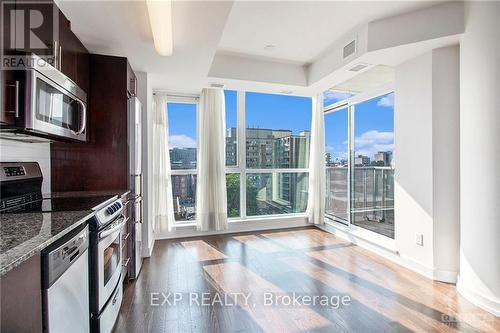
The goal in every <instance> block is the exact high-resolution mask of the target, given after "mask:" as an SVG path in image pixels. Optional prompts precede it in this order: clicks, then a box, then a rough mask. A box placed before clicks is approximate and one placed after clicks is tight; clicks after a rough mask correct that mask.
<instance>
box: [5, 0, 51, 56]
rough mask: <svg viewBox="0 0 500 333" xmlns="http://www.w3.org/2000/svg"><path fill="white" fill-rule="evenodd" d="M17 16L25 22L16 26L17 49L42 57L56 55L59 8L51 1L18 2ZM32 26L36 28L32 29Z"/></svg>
mask: <svg viewBox="0 0 500 333" xmlns="http://www.w3.org/2000/svg"><path fill="white" fill-rule="evenodd" d="M15 15H16V18H18V17H19V19H21V20H23V21H24V25H16V36H17V37H16V47H15V49H16V50H17V51H20V52H26V53H29V52H33V53H35V54H37V55H40V56H45V55H47V56H51V55H54V45H55V42H56V41H57V39H58V36H57V35H58V32H59V31H58V25H57V22H58V19H59V9H58V8H57V6H56V5H55V4H54V3H53V2H49V1H40V2H36V1H25V2H23V1H16V14H15ZM31 25H34V26H35V28H31V27H30V26H31ZM19 30H21V31H19Z"/></svg>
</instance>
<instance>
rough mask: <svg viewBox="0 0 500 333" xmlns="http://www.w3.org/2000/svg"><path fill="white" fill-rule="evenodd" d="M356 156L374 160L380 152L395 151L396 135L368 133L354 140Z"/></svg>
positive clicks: (390, 133)
mask: <svg viewBox="0 0 500 333" xmlns="http://www.w3.org/2000/svg"><path fill="white" fill-rule="evenodd" d="M354 142H355V146H356V155H365V156H368V157H370V158H371V159H373V157H374V155H375V154H376V153H378V152H379V151H392V150H393V149H394V133H393V132H379V131H375V130H373V131H367V132H364V133H363V134H361V135H360V136H357V137H356V138H355V139H354Z"/></svg>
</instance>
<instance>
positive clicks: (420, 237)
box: [415, 234, 424, 246]
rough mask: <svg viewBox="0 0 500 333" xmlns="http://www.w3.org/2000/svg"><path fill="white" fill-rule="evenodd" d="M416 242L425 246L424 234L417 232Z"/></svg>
mask: <svg viewBox="0 0 500 333" xmlns="http://www.w3.org/2000/svg"><path fill="white" fill-rule="evenodd" d="M415 243H416V244H417V245H420V246H424V235H423V234H416V235H415Z"/></svg>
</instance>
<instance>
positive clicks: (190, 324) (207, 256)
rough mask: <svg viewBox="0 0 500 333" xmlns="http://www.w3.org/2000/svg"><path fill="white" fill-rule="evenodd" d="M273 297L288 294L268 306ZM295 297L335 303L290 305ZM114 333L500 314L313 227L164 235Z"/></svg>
mask: <svg viewBox="0 0 500 333" xmlns="http://www.w3.org/2000/svg"><path fill="white" fill-rule="evenodd" d="M169 293H170V294H169ZM239 293H241V294H239ZM174 295H177V297H178V298H179V300H178V301H174ZM238 295H239V296H238ZM242 295H245V296H246V297H248V301H247V302H245V301H244V300H243V298H242ZM265 295H268V297H270V296H269V295H272V297H273V298H272V301H275V300H276V299H277V298H279V297H281V301H280V302H277V303H276V302H275V303H274V305H273V306H267V305H266V304H265V300H264V297H265ZM294 295H295V296H296V297H297V296H310V297H311V298H314V296H316V300H318V299H320V297H322V296H327V297H329V302H328V304H326V303H321V304H319V303H318V302H316V305H312V304H308V303H306V302H305V300H304V298H302V299H299V300H300V301H299V304H298V305H297V304H293V303H292V304H291V305H288V303H287V296H288V297H289V298H290V299H291V297H293V296H294ZM219 296H220V297H221V299H220V300H221V301H224V299H223V297H228V298H227V302H226V303H223V304H221V302H218V300H219V299H218V298H217V297H219ZM344 296H348V297H349V298H350V299H351V301H350V302H348V303H347V302H346V304H344V305H343V304H341V301H340V300H341V297H344ZM202 297H206V299H207V300H208V301H207V302H206V303H209V304H212V303H214V305H213V306H212V305H209V306H203V301H202ZM269 299H270V298H268V300H267V301H268V302H269ZM321 299H323V300H324V298H321ZM165 300H167V301H165ZM196 300H197V301H198V302H196ZM336 300H339V302H337V301H336ZM344 301H346V298H344ZM174 302H176V303H175V304H174ZM236 302H237V303H238V304H237V305H236V304H235V303H236ZM162 303H164V304H162ZM338 303H340V305H339V306H337V304H338ZM197 304H199V305H197ZM115 331H116V332H499V331H500V319H499V318H498V317H495V316H493V315H491V314H489V313H487V312H485V311H483V310H481V309H479V308H477V307H475V306H473V305H472V304H470V303H469V302H467V301H466V300H464V299H463V298H462V297H461V296H459V295H458V294H457V292H456V290H455V286H453V285H449V284H445V283H440V282H434V281H432V280H430V279H427V278H425V277H422V276H420V275H418V274H416V273H414V272H412V271H410V270H408V269H405V268H403V267H401V266H398V265H396V264H394V263H392V262H391V261H388V260H386V259H383V258H381V257H379V256H377V255H375V254H373V253H371V252H369V251H367V250H365V249H363V248H360V247H358V246H355V245H353V244H351V243H349V242H347V241H344V240H342V239H339V238H337V237H335V236H333V235H331V234H329V233H326V232H323V231H321V230H319V229H316V228H313V227H311V228H303V229H293V230H292V229H289V230H278V231H265V232H253V233H242V234H232V235H222V236H210V237H204V238H189V239H177V240H163V241H157V242H156V244H155V248H154V251H153V255H152V256H151V258H149V259H147V260H145V262H144V266H143V268H142V272H141V274H140V276H139V278H138V280H137V281H135V282H132V283H129V284H128V285H126V288H125V291H124V301H123V305H122V308H121V311H120V315H119V319H118V322H117V324H116V327H115Z"/></svg>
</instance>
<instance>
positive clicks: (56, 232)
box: [0, 190, 128, 277]
mask: <svg viewBox="0 0 500 333" xmlns="http://www.w3.org/2000/svg"><path fill="white" fill-rule="evenodd" d="M125 195H128V191H125V190H124V191H98V192H59V193H51V194H45V195H44V198H75V197H76V198H85V197H87V198H88V197H102V198H103V201H102V202H105V201H107V200H106V199H104V198H105V197H106V198H107V199H108V200H109V199H111V198H113V197H115V198H116V197H124V196H125ZM94 213H95V212H94V211H93V210H92V209H91V208H90V207H88V208H86V209H79V210H67V211H55V212H36V211H35V212H22V213H8V214H1V215H0V277H1V276H3V275H4V274H6V273H7V272H9V271H10V270H12V269H13V268H15V267H17V266H18V265H20V264H21V263H22V262H24V261H26V260H27V259H29V258H31V257H32V256H33V255H35V254H37V253H39V252H40V251H41V250H43V249H44V248H45V247H47V246H48V245H50V244H51V243H53V242H54V241H56V240H57V239H59V238H61V237H63V236H64V235H65V234H67V233H68V232H70V231H71V230H73V229H75V228H76V227H78V226H79V225H81V224H82V223H85V222H86V221H87V220H89V219H90V218H91V217H92V216H93V215H94Z"/></svg>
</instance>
